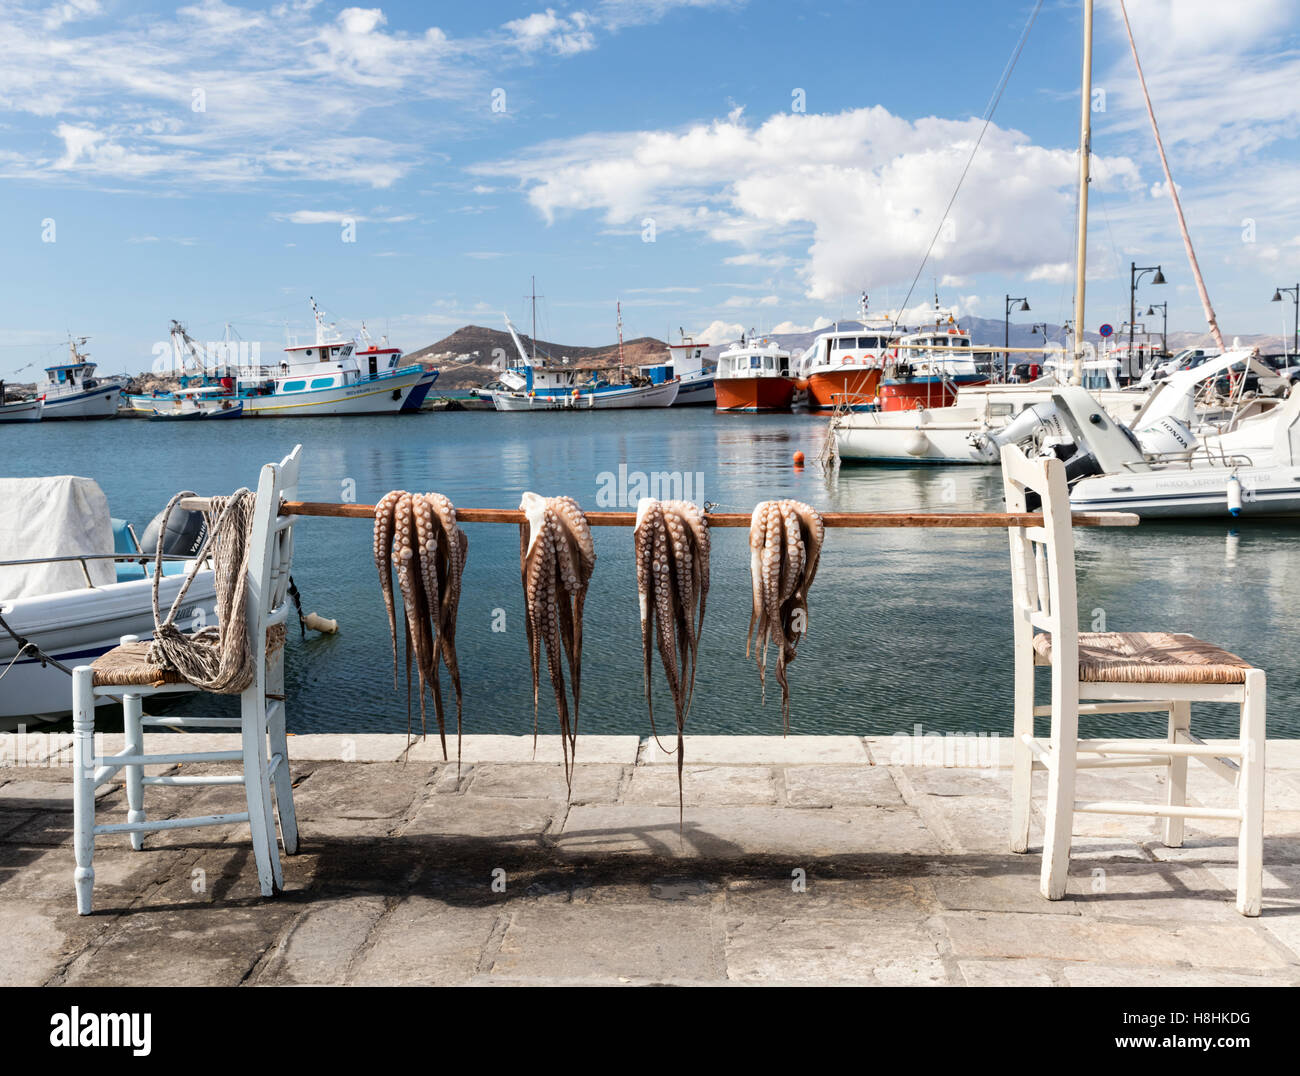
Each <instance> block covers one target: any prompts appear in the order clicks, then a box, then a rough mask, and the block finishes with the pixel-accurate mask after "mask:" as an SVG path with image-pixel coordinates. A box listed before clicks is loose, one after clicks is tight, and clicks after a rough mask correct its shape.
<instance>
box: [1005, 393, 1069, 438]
mask: <svg viewBox="0 0 1300 1076" xmlns="http://www.w3.org/2000/svg"><path fill="white" fill-rule="evenodd" d="M1069 437H1070V435H1069V432H1068V431H1067V430H1066V428H1065V425H1064V423H1062V422H1061V419H1060V413H1059V412H1058V410H1057V408H1056V405H1055V404H1054V403H1050V402H1045V403H1039V404H1034V405H1033V406H1032V407H1026V408H1025V409H1024V410H1023V411H1021V412H1020V414H1018V415H1017V416H1016V417H1015V418H1013V419H1012V420H1011V421H1010V422H1008V423H1007V424H1006V425H1005V426H1003V427H1002V429H1000V430H998V431H997V432H996V433H993V434H990V435H989V440H990V441H991V442H992V443H993V444H994V445H996V446H997V447H998V448H1001V447H1002V446H1003V445H1014V444H1022V445H1034V446H1037V445H1041V444H1042V443H1043V442H1044V441H1047V440H1049V439H1054V438H1066V439H1067V440H1068V439H1069Z"/></svg>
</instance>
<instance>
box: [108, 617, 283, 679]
mask: <svg viewBox="0 0 1300 1076" xmlns="http://www.w3.org/2000/svg"><path fill="white" fill-rule="evenodd" d="M284 638H285V632H284V625H283V624H272V625H271V627H270V628H268V629H267V632H266V649H267V653H268V654H271V653H274V652H275V651H276V650H278V649H280V648H281V647H282V646H284ZM148 650H149V644H148V643H147V642H142V643H123V644H122V645H120V646H115V647H113V649H112V650H110V651H108V653H106V654H102V655H101V656H99V657H97V658H96V659H95V660H94V661H92V662H91V663H90V667H91V668H92V669H94V670H95V687H163V686H165V685H167V684H185V683H188V682H189V681H187V680H186V679H185V677H184V676H182V675H181V674H180V673H179V672H177V671H176V670H175V669H166V668H163V666H161V665H155V664H153V663H152V662H150V661H149V660H148V659H147V658H146V656H145V655H146V654H147V652H148Z"/></svg>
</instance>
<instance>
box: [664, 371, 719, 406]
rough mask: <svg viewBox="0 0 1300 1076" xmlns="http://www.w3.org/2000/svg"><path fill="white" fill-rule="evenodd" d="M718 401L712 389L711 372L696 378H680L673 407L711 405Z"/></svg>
mask: <svg viewBox="0 0 1300 1076" xmlns="http://www.w3.org/2000/svg"><path fill="white" fill-rule="evenodd" d="M717 402H718V396H717V393H715V392H714V391H713V374H705V375H704V376H703V377H698V378H682V385H681V388H680V389H679V390H678V392H677V399H675V400H674V401H673V406H674V407H697V406H698V407H704V406H708V407H712V406H713V405H714V404H716V403H717Z"/></svg>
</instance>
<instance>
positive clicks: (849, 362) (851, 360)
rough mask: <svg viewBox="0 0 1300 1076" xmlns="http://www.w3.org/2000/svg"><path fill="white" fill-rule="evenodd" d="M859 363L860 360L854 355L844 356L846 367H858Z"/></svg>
mask: <svg viewBox="0 0 1300 1076" xmlns="http://www.w3.org/2000/svg"><path fill="white" fill-rule="evenodd" d="M857 361H858V360H857V359H855V358H854V357H853V356H852V355H845V356H844V365H845V366H855V365H857Z"/></svg>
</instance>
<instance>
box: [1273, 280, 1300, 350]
mask: <svg viewBox="0 0 1300 1076" xmlns="http://www.w3.org/2000/svg"><path fill="white" fill-rule="evenodd" d="M1283 292H1286V293H1287V294H1288V295H1290V296H1291V299H1292V301H1294V303H1295V338H1294V340H1293V342H1292V346H1293V347H1294V348H1295V352H1294V354H1296V355H1300V284H1297V285H1296V286H1295V287H1294V288H1274V289H1273V298H1272V300H1271V301H1272V302H1275V303H1280V302H1281V301H1282V293H1283ZM1283 350H1286V349H1285V348H1283Z"/></svg>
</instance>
